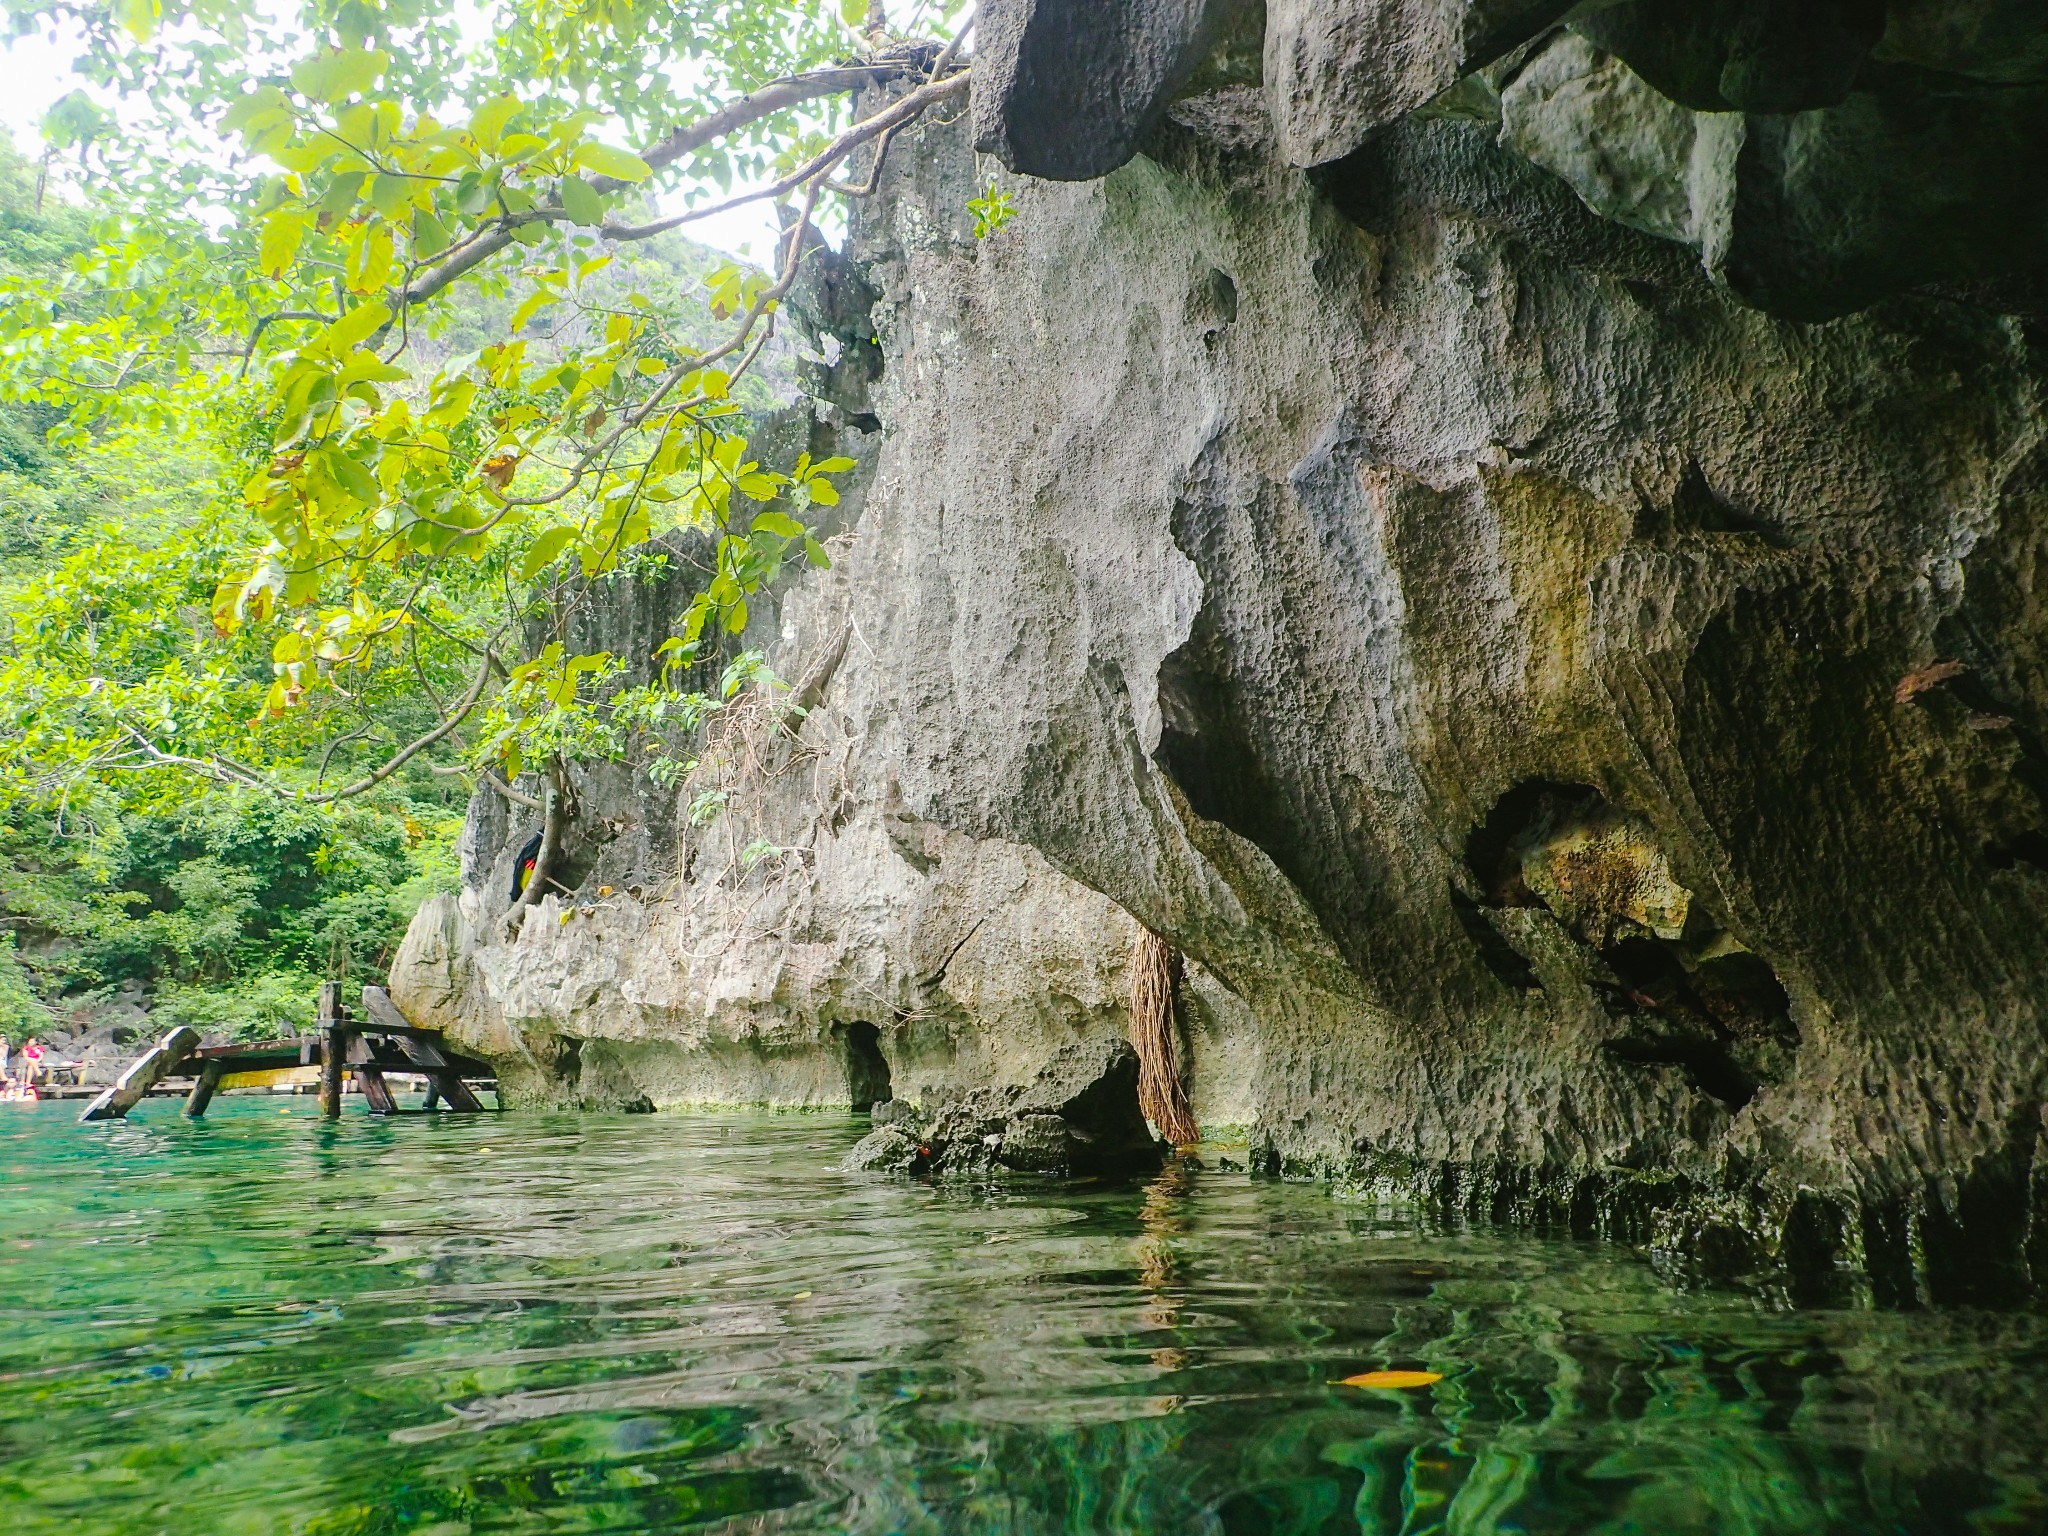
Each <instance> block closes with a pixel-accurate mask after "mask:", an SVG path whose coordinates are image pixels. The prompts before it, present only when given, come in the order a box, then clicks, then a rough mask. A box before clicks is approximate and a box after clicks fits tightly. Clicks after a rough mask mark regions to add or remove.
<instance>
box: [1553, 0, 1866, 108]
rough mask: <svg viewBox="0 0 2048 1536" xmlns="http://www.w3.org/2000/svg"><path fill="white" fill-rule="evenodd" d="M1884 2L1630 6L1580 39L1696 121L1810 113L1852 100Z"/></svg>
mask: <svg viewBox="0 0 2048 1536" xmlns="http://www.w3.org/2000/svg"><path fill="white" fill-rule="evenodd" d="M1884 23H1885V15H1884V5H1883V0H1812V3H1804V4H1788V3H1786V0H1630V3H1626V4H1622V5H1610V6H1606V7H1603V8H1599V9H1595V10H1593V11H1591V12H1590V14H1587V15H1585V16H1582V17H1580V18H1579V19H1578V20H1577V21H1576V22H1574V23H1573V30H1575V31H1577V32H1579V33H1580V34H1582V35H1583V36H1585V37H1586V38H1587V39H1588V40H1590V41H1591V42H1593V43H1596V44H1598V45H1599V46H1600V47H1602V48H1605V49H1606V50H1607V51H1608V52H1609V53H1612V54H1616V55H1618V56H1619V57H1620V58H1621V59H1622V60H1623V61H1624V62H1626V63H1627V65H1628V66H1629V68H1631V69H1633V70H1634V71H1635V72H1636V73H1637V74H1639V75H1641V76H1642V77H1643V79H1645V80H1647V81H1648V82H1649V83H1650V84H1651V85H1652V86H1654V87H1656V89H1657V90H1658V91H1659V92H1661V93H1662V94H1663V95H1665V96H1668V97H1670V98H1671V100H1673V101H1675V102H1677V103H1679V105H1681V106H1685V107H1690V108H1691V109H1692V110H1693V111H1695V112H1804V111H1810V110H1813V109H1815V108H1819V107H1833V106H1839V105H1841V104H1842V103H1843V102H1844V101H1846V100H1848V98H1849V90H1850V87H1851V86H1852V85H1854V83H1855V81H1856V75H1857V72H1858V71H1859V70H1860V69H1861V68H1862V67H1863V61H1864V60H1865V59H1866V58H1868V57H1869V56H1870V51H1871V49H1872V48H1874V47H1876V46H1877V42H1878V39H1880V38H1881V37H1883V36H1884Z"/></svg>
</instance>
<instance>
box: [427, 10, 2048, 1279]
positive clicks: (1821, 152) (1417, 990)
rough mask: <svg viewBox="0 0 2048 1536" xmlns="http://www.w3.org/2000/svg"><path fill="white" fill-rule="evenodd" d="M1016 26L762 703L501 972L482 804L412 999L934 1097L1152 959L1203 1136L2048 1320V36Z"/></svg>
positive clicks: (623, 1065)
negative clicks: (1141, 950) (1171, 964)
mask: <svg viewBox="0 0 2048 1536" xmlns="http://www.w3.org/2000/svg"><path fill="white" fill-rule="evenodd" d="M982 10H983V13H982V22H981V27H980V36H979V42H978V47H977V51H976V55H975V59H974V66H973V68H974V85H973V104H972V110H971V112H966V113H962V114H960V116H959V117H958V119H957V120H955V121H931V122H927V123H926V124H924V125H923V126H922V127H921V128H920V129H918V130H917V131H916V132H914V133H910V134H906V135H904V136H903V137H902V138H900V139H899V140H898V142H897V144H896V145H895V147H894V148H893V150H892V152H891V155H890V159H889V161H888V164H887V166H886V168H885V171H884V174H883V177H882V192H881V193H880V194H879V195H878V196H877V197H876V198H875V199H874V200H873V201H872V202H871V203H870V204H869V205H867V206H866V207H864V208H863V209H862V210H861V211H860V213H859V214H858V216H857V218H856V222H855V225H854V228H853V229H852V231H851V233H850V235H849V237H848V239H847V242H846V247H845V250H844V252H843V254H834V253H832V252H821V253H820V254H819V256H818V258H817V264H816V268H815V271H814V273H813V275H812V278H811V280H810V281H809V283H808V286H807V289H806V291H805V293H804V295H803V299H802V304H801V306H800V307H801V308H802V310H803V311H804V314H805V317H806V318H807V321H808V323H809V325H810V327H811V328H812V330H813V332H814V335H815V340H816V343H817V349H818V353H819V358H818V361H817V362H816V363H815V365H814V366H813V367H812V368H811V370H810V374H809V379H810V385H811V392H812V393H813V395H814V396H815V397H816V398H815V402H814V403H813V404H812V405H810V406H808V407H807V408H806V409H805V410H804V411H803V412H802V413H797V414H792V415H791V416H790V417H789V418H787V419H785V420H783V421H782V422H781V423H780V424H779V425H778V427H777V428H776V429H775V430H776V431H777V432H778V433H780V435H781V436H780V439H779V440H778V441H779V442H780V444H781V447H783V448H786V449H787V450H789V451H790V452H792V453H793V452H794V451H796V450H797V449H799V448H804V447H808V448H810V449H811V450H812V451H814V452H818V451H829V452H843V453H847V454H850V455H853V456H854V457H856V458H857V459H858V460H859V462H860V466H861V467H860V470H859V471H858V472H857V473H856V475H855V476H854V477H853V479H854V485H853V486H852V487H851V489H850V490H849V493H848V495H847V497H846V499H845V501H844V503H843V504H842V505H841V506H840V507H839V508H836V509H834V511H835V512H836V513H837V514H839V521H838V522H837V523H836V524H833V525H829V526H828V527H827V528H826V529H824V530H821V531H823V532H827V533H830V534H831V535H832V536H831V538H830V539H829V541H828V545H829V548H830V549H831V551H832V553H833V557H834V560H833V564H832V567H831V568H830V569H829V570H812V571H807V572H806V573H804V574H803V575H801V576H800V577H792V578H791V579H790V580H789V581H787V582H786V583H785V584H784V585H783V586H782V587H780V588H779V589H778V590H777V592H776V594H775V595H774V598H773V600H772V601H766V600H764V601H763V602H761V603H759V604H758V605H757V606H756V610H755V612H754V614H753V617H752V621H751V625H750V628H749V630H748V632H747V636H746V640H747V643H748V644H750V645H754V646H756V647H758V648H760V649H761V650H763V651H764V652H765V653H766V654H767V656H768V660H769V663H770V664H771V665H772V667H773V669H774V670H775V672H776V674H777V675H778V676H780V677H781V678H783V679H784V680H785V681H786V682H787V683H789V684H790V690H789V692H788V693H787V694H786V695H784V696H783V701H782V702H781V703H780V704H768V703H765V702H761V701H758V700H754V699H753V696H752V695H748V696H747V699H746V700H743V701H742V704H741V707H738V708H736V709H734V710H732V711H729V712H728V713H727V714H726V715H724V716H723V717H721V718H720V719H719V720H718V721H716V722H715V723H714V727H713V739H712V741H711V743H710V744H709V746H708V748H707V750H706V752H705V756H704V759H703V762H702V764H701V765H700V766H699V767H698V769H697V771H696V773H695V774H694V775H693V776H692V777H691V778H690V779H688V780H687V781H686V782H683V783H680V784H677V783H669V782H659V780H660V779H662V777H663V776H662V775H653V776H650V775H649V774H648V773H646V772H645V771H644V769H643V768H642V767H641V766H640V765H636V764H633V763H620V764H600V765H595V766H591V767H588V768H582V769H578V770H577V777H576V783H577V802H576V804H577V817H576V820H575V822H574V824H573V827H572V831H571V838H570V847H569V854H570V857H569V860H568V863H569V868H568V869H567V870H566V871H565V872H564V875H563V879H564V884H565V886H566V887H568V888H571V889H573V891H574V895H573V897H570V896H560V895H551V896H549V897H547V898H546V899H545V900H544V901H542V902H541V904H540V905H539V906H538V907H537V908H536V909H535V910H534V911H532V912H530V913H528V914H527V915H526V916H527V920H526V921H524V922H523V923H522V924H521V925H520V926H519V927H518V928H517V931H516V933H514V932H512V931H511V930H510V929H509V928H508V925H507V923H506V921H505V912H504V909H505V907H506V905H507V895H508V888H509V870H510V860H511V857H512V853H513V851H514V850H515V849H516V848H517V847H518V846H519V845H520V844H521V843H522V842H523V841H524V840H525V839H526V837H527V836H528V835H529V834H530V833H531V831H532V830H533V826H534V816H533V813H532V812H531V811H529V810H527V809H526V808H524V807H522V806H520V805H518V804H513V803H508V802H507V801H506V799H505V798H504V797H502V796H500V795H496V794H492V793H489V792H484V793H481V794H480V795H479V798H478V799H477V800H476V802H475V804H474V806H473V808H472V814H471V819H470V823H469V827H468V830H467V833H466V835H465V845H464V855H465V870H466V878H467V881H468V883H467V886H466V888H465V891H464V893H463V895H462V897H461V898H460V899H459V900H455V899H446V898H444V899H442V900H440V901H438V902H436V903H434V904H432V905H430V906H429V907H428V908H427V909H425V910H424V911H423V912H422V913H421V915H420V918H419V920H418V921H417V922H416V924H415V925H414V928H413V930H412V932H411V934H410V935H409V937H408V940H407V943H406V946H405V949H404V951H403V954H402V955H401V957H400V960H399V963H398V965H397V967H396V972H395V975H394V985H395V986H396V988H397V990H398V993H399V996H400V1000H401V1002H402V1003H403V1004H404V1005H405V1006H406V1007H408V1008H409V1009H410V1010H411V1011H413V1012H414V1013H415V1014H417V1015H419V1016H421V1017H423V1018H425V1019H428V1020H430V1021H432V1022H437V1023H444V1024H446V1025H448V1026H449V1027H451V1028H452V1029H454V1030H456V1031H457V1032H458V1033H459V1034H460V1036H461V1037H462V1038H463V1039H464V1040H465V1042H466V1043H467V1044H468V1045H470V1046H471V1047H473V1048H475V1049H479V1050H482V1051H485V1052H487V1053H488V1054H490V1055H491V1056H492V1057H493V1058H494V1059H495V1060H497V1061H498V1062H499V1063H500V1065H501V1068H502V1070H503V1072H504V1074H505V1077H504V1081H505V1083H506V1085H507V1091H508V1093H509V1094H510V1095H511V1096H513V1097H514V1098H518V1099H523V1100H526V1101H529V1102H553V1103H564V1104H585V1105H590V1106H610V1107H618V1106H626V1105H635V1104H641V1105H652V1106H655V1107H663V1106H669V1105H680V1104H688V1103H727V1104H738V1103H762V1104H785V1105H805V1104H808V1105H830V1104H840V1105H845V1104H848V1103H852V1104H869V1103H874V1102H877V1101H881V1100H887V1099H891V1098H896V1099H906V1100H913V1101H917V1102H920V1103H924V1104H927V1105H930V1104H932V1103H939V1102H944V1101H946V1100H947V1099H948V1097H949V1096H951V1097H958V1096H960V1095H963V1094H968V1093H970V1092H974V1091H979V1090H983V1089H992V1090H995V1089H1002V1088H1004V1087H1005V1086H1006V1085H1007V1086H1009V1087H1016V1086H1017V1085H1022V1084H1026V1083H1029V1082H1031V1081H1032V1080H1033V1075H1034V1073H1036V1072H1038V1071H1039V1070H1040V1069H1041V1068H1042V1067H1043V1066H1044V1065H1045V1064H1046V1063H1047V1062H1048V1061H1049V1060H1050V1059H1052V1058H1053V1057H1054V1056H1055V1055H1056V1054H1057V1053H1058V1052H1059V1051H1060V1050H1061V1049H1062V1048H1063V1047H1065V1046H1068V1045H1071V1044H1073V1043H1074V1042H1076V1041H1078V1040H1085V1039H1090V1038H1094V1037H1100V1036H1109V1035H1118V1034H1121V1033H1122V1032H1123V1030H1124V1028H1125V1016H1124V1009H1125V1007H1126V998H1127V995H1128V991H1127V985H1126V973H1127V969H1128V966H1129V962H1130V956H1131V952H1132V949H1133V947H1134V945H1135V944H1136V943H1137V939H1138V935H1139V932H1140V925H1141V924H1142V925H1143V927H1145V928H1149V929H1150V930H1152V931H1153V932H1155V933H1157V934H1159V935H1161V936H1162V937H1163V938H1164V939H1165V940H1166V941H1167V942H1168V943H1170V944H1171V945H1173V946H1174V947H1175V948H1177V949H1178V950H1179V951H1180V952H1181V953H1182V954H1184V955H1185V956H1186V957H1187V970H1186V974H1185V977H1184V979H1183V982H1182V985H1181V997H1180V1008H1179V1027H1180V1030H1181V1034H1182V1037H1183V1038H1182V1042H1181V1044H1182V1050H1183V1056H1184V1059H1183V1068H1184V1072H1185V1075H1186V1078H1187V1081H1188V1085H1189V1091H1190V1094H1191V1097H1192V1101H1193V1105H1194V1109H1195V1112H1196V1114H1197V1116H1198V1118H1199V1119H1200V1121H1201V1123H1202V1125H1203V1127H1204V1130H1205V1132H1206V1133H1207V1134H1208V1135H1209V1136H1210V1137H1211V1138H1212V1139H1213V1140H1214V1141H1215V1143H1217V1149H1212V1150H1211V1151H1209V1152H1207V1153H1205V1155H1209V1156H1217V1155H1220V1156H1224V1157H1233V1156H1234V1157H1239V1158H1242V1159H1244V1160H1246V1161H1248V1162H1250V1163H1251V1164H1252V1165H1253V1166H1256V1167H1260V1168H1264V1169H1268V1170H1274V1171H1280V1172H1289V1173H1300V1174H1311V1175H1320V1176H1325V1177H1329V1178H1333V1179H1338V1180H1342V1181H1344V1182H1345V1183H1346V1184H1347V1185H1348V1186H1349V1187H1351V1188H1353V1189H1354V1190H1357V1191H1360V1192H1363V1193H1367V1194H1377V1195H1379V1196H1381V1197H1383V1198H1388V1199H1400V1200H1410V1201H1417V1202H1421V1203H1423V1204H1424V1205H1426V1206H1429V1207H1432V1208H1436V1209H1439V1210H1442V1211H1444V1212H1445V1213H1446V1214H1449V1215H1460V1214H1463V1215H1471V1216H1477V1217H1483V1218H1487V1219H1501V1220H1528V1221H1543V1222H1552V1223H1556V1224H1558V1225H1559V1226H1560V1227H1563V1226H1569V1227H1570V1228H1572V1229H1574V1230H1579V1231H1584V1232H1595V1233H1602V1234H1606V1235H1611V1236H1614V1237H1617V1238H1621V1239H1623V1240H1626V1241H1630V1242H1636V1243H1640V1244H1642V1245H1644V1246H1645V1247H1646V1248H1648V1249H1650V1250H1653V1251H1655V1252H1659V1253H1663V1254H1666V1255H1669V1256H1671V1257H1672V1258H1673V1261H1674V1262H1676V1263H1680V1264H1682V1265H1685V1266H1690V1267H1696V1268H1698V1269H1700V1270H1702V1271H1703V1272H1711V1273H1727V1272H1744V1271H1758V1270H1764V1269H1769V1268H1771V1267H1772V1266H1780V1267H1782V1268H1783V1270H1784V1271H1785V1272H1787V1273H1790V1274H1792V1275H1794V1276H1795V1277H1798V1276H1807V1277H1812V1276H1815V1275H1837V1276H1839V1275H1843V1274H1849V1275H1854V1276H1857V1277H1860V1278H1859V1280H1858V1283H1861V1284H1867V1285H1868V1286H1869V1287H1871V1288H1872V1290H1873V1292H1874V1294H1876V1295H1878V1296H1879V1297H1881V1298H1884V1297H1890V1298H1897V1299H1910V1298H1913V1297H1932V1298H1933V1299H1936V1300H1943V1299H1973V1298H1975V1299H1995V1298H1998V1297H2002V1296H2007V1295H2014V1294H2022V1293H2025V1292H2026V1291H2028V1290H2029V1289H2035V1290H2039V1289H2044V1288H2048V1121H2044V1110H2043V1104H2044V1100H2048V1039H2044V1029H2048V801H2044V795H2048V645H2044V640H2048V623H2044V613H2043V605H2044V603H2048V448H2044V426H2048V420H2044V407H2043V401H2042V380H2043V369H2042V359H2043V353H2042V350H2041V342H2042V338H2043V334H2044V333H2043V330H2042V319H2043V317H2044V315H2048V239H2044V236H2048V227H2044V226H2048V151H2044V148H2043V146H2048V11H2044V10H2043V8H2042V7H2041V6H2040V5H2039V4H2038V3H2028V0H1631V3H1621V4H1598V3H1594V4H1581V5H1577V6H1572V5H1569V4H1566V3H1563V0H1463V3H1461V0H1428V3H1423V0H1317V3H1315V4H1309V3H1307V0H1270V3H1268V4H1266V5H1264V6H1263V7H1262V6H1260V5H1258V4H1256V3H1250V4H1247V3H1238V0H1037V3H1034V0H985V4H984V5H983V8H982ZM991 181H993V182H994V183H995V184H996V185H998V186H999V187H1001V188H1003V189H1006V190H1007V191H1008V192H1009V193H1010V195H1011V196H1012V198H1013V199H1014V203H1015V207H1016V213H1015V216H1014V218H1013V219H1011V221H1010V222H1009V223H1008V224H1007V225H1006V226H1005V227H1003V228H1002V229H1000V230H999V231H997V232H996V233H994V234H992V235H989V236H987V237H986V238H977V236H976V233H975V230H974V219H973V215H972V214H971V213H970V211H969V210H968V208H967V206H966V205H967V202H968V200H969V199H970V198H973V197H975V196H976V195H977V193H978V192H980V191H981V190H982V189H983V188H984V187H986V186H987V185H988V184H989V183H990V182H991ZM762 456H763V457H766V456H767V445H766V444H764V445H763V455H762ZM687 553H688V550H687V548H685V547H684V546H682V545H678V546H677V549H676V554H677V558H676V559H675V560H673V561H672V562H670V563H669V565H668V566H667V567H666V568H665V569H663V570H659V571H656V572H654V573H652V574H648V575H643V576H639V577H635V578H633V579H630V580H629V579H625V578H620V579H618V580H616V581H614V582H613V583H612V585H611V586H609V587H608V588H607V589H606V595H605V596H604V598H603V600H602V601H599V602H593V603H592V604H589V605H586V607H585V608H584V609H583V610H582V612H583V614H584V618H583V620H582V622H583V623H584V625H585V629H584V632H582V633H581V634H579V635H577V636H576V637H575V639H576V643H578V644H579V645H582V646H585V647H589V648H601V649H608V650H611V651H613V652H614V653H615V654H618V655H620V656H621V657H624V658H626V659H628V660H630V661H633V662H635V663H636V664H638V665H640V666H641V667H643V668H644V667H645V666H646V665H648V658H649V657H650V655H651V653H652V651H653V648H654V646H655V645H656V644H658V643H659V641H660V640H661V638H662V637H664V636H665V635H667V634H669V633H670V632H671V631H672V627H673V625H674V623H675V622H676V617H677V615H678V614H680V612H681V610H682V608H683V607H684V606H685V604H686V603H687V601H688V599H689V595H690V591H691V587H690V582H691V575H690V572H691V569H692V567H691V565H690V562H689V560H688V559H687V558H683V557H684V556H685V555H687ZM1239 1141H1241V1142H1243V1143H1245V1146H1244V1147H1243V1148H1242V1149H1241V1150H1236V1151H1233V1150H1232V1144H1233V1143H1234V1142H1239Z"/></svg>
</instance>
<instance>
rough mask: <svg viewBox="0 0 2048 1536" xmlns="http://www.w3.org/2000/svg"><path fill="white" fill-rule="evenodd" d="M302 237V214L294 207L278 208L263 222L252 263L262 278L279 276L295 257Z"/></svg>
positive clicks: (303, 228)
mask: <svg viewBox="0 0 2048 1536" xmlns="http://www.w3.org/2000/svg"><path fill="white" fill-rule="evenodd" d="M305 238H306V215H305V214H304V213H302V212H301V211H300V210H299V209H297V208H280V209H279V210H278V211H277V212H276V213H273V214H272V215H270V217H269V218H267V219H265V220H264V221H263V232H262V234H260V235H259V236H258V237H257V240H256V260H257V263H258V265H260V266H261V267H262V268H263V271H264V273H265V275H266V276H269V277H283V276H284V274H285V272H286V271H287V270H288V269H289V268H290V266H291V264H292V262H293V261H294V260H295V259H296V258H297V256H298V254H299V243H300V242H301V241H302V240H304V239H305Z"/></svg>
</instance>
